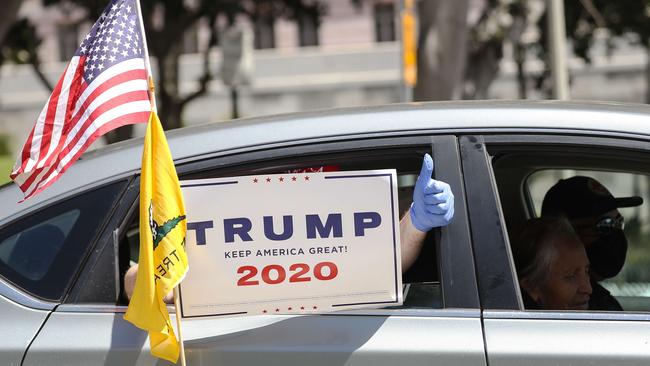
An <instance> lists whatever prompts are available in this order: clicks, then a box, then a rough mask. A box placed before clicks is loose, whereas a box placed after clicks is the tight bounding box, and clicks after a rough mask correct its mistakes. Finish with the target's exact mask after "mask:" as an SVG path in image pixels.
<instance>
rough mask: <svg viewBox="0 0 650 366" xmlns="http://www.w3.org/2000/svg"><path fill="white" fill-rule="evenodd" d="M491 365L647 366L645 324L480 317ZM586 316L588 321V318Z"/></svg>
mask: <svg viewBox="0 0 650 366" xmlns="http://www.w3.org/2000/svg"><path fill="white" fill-rule="evenodd" d="M484 315H485V317H486V318H487V319H484V321H483V323H484V328H485V342H486V348H487V354H488V361H489V363H490V364H491V365H502V366H508V365H513V366H514V365H575V366H581V365H585V366H586V365H589V366H606V365H630V366H632V365H634V366H641V365H648V360H650V322H648V321H647V317H646V320H645V321H640V320H628V321H625V320H620V318H619V319H618V320H614V319H611V320H608V319H607V317H601V316H600V315H601V314H598V313H593V314H589V313H581V315H582V316H580V317H577V319H572V316H571V315H572V314H566V313H560V314H557V313H556V314H554V315H555V318H554V319H553V318H549V317H548V314H547V318H546V319H545V318H543V317H540V318H535V317H532V316H531V317H528V316H527V315H526V313H519V314H515V315H514V316H503V314H499V312H492V313H490V314H484ZM590 315H591V317H590Z"/></svg>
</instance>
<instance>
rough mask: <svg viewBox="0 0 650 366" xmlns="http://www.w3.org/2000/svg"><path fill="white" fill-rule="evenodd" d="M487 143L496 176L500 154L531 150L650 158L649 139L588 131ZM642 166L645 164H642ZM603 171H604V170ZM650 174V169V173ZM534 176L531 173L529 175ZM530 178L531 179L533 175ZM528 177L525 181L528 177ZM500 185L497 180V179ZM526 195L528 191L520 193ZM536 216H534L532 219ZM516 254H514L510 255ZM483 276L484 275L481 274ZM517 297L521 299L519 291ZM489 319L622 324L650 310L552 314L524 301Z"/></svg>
mask: <svg viewBox="0 0 650 366" xmlns="http://www.w3.org/2000/svg"><path fill="white" fill-rule="evenodd" d="M482 138H483V144H484V147H485V149H486V150H487V155H488V156H489V157H490V163H489V168H490V171H491V174H492V175H493V176H494V166H493V163H492V158H495V157H497V156H499V155H500V154H516V153H521V152H526V151H528V152H530V151H534V150H537V151H540V150H541V151H544V149H546V150H550V149H553V150H556V151H557V150H562V153H567V154H569V153H570V152H571V151H575V152H582V153H583V154H586V153H590V154H593V155H596V154H604V155H607V153H608V152H609V153H610V155H611V154H616V157H617V159H622V158H623V157H624V156H626V155H634V154H638V153H642V154H644V155H648V156H650V146H648V142H649V141H650V140H649V139H646V138H643V137H642V136H633V135H629V134H611V135H608V134H604V133H602V132H593V133H590V132H589V131H585V130H564V131H553V130H548V131H539V132H519V133H498V134H486V135H483V136H482ZM638 164H639V165H640V164H641V163H638ZM593 169H595V170H598V165H597V164H594V167H593ZM601 170H602V169H601ZM622 171H625V170H624V169H623V170H622ZM646 172H647V173H649V174H650V170H646ZM529 175H530V174H529ZM529 175H528V176H529ZM528 176H526V177H525V178H524V181H525V180H526V179H527V178H528ZM495 184H496V180H495ZM495 187H496V185H495ZM520 193H522V194H524V195H525V194H526V192H520ZM495 195H496V196H497V197H499V190H498V189H495ZM526 206H527V207H526V210H528V213H527V214H528V215H531V214H533V215H534V209H533V207H532V206H531V203H529V202H526ZM531 217H532V216H531ZM500 225H501V226H503V227H504V228H505V227H506V222H505V220H504V218H503V216H502V217H501V224H500ZM505 241H506V242H507V244H508V245H507V247H506V248H505V250H507V251H508V252H509V253H511V250H510V245H509V240H508V238H507V235H506V238H505ZM510 255H512V254H510ZM510 270H511V271H512V272H513V274H514V275H515V280H516V270H515V267H514V263H512V264H511V266H510ZM478 275H479V276H482V274H481V273H480V272H479V273H478ZM516 292H517V295H518V297H520V294H519V291H518V288H517V291H516ZM483 315H484V317H485V318H493V319H497V318H498V319H505V318H508V319H516V318H520V319H547V320H553V319H567V320H568V319H571V320H618V321H649V320H650V311H647V312H636V311H595V310H584V311H556V310H553V311H549V310H530V309H528V310H527V309H525V308H524V306H523V302H522V303H521V304H520V306H519V308H517V309H502V310H500V309H489V311H484V313H483Z"/></svg>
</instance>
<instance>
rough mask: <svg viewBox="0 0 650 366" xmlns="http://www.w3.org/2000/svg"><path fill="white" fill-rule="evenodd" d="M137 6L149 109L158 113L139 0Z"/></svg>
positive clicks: (136, 0)
mask: <svg viewBox="0 0 650 366" xmlns="http://www.w3.org/2000/svg"><path fill="white" fill-rule="evenodd" d="M135 3H136V4H137V6H138V18H139V20H140V33H142V49H143V52H144V67H145V69H146V70H147V80H148V82H149V100H150V101H151V110H152V111H154V112H156V113H158V106H157V105H156V94H155V89H154V84H153V76H152V74H151V61H149V48H148V47H147V35H146V33H145V32H144V20H143V19H142V9H141V8H140V0H135Z"/></svg>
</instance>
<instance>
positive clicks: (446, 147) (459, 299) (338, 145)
mask: <svg viewBox="0 0 650 366" xmlns="http://www.w3.org/2000/svg"><path fill="white" fill-rule="evenodd" d="M432 143H433V145H432ZM415 146H420V147H422V146H429V147H430V153H432V154H433V155H434V160H435V156H436V155H440V154H447V153H449V154H450V156H448V159H440V161H438V162H436V167H437V170H436V172H435V173H434V174H435V176H436V178H437V179H443V180H445V181H450V182H454V184H460V187H461V188H459V189H458V192H456V191H455V192H454V194H455V195H456V214H455V217H454V220H453V221H452V224H450V225H449V226H448V227H446V228H444V229H442V230H439V233H440V234H439V235H440V240H437V243H438V245H443V246H444V250H443V251H442V252H443V253H447V254H446V258H447V259H446V260H445V261H441V260H440V255H438V261H439V263H438V267H439V270H440V274H439V278H440V280H441V284H442V285H443V286H446V287H445V288H443V291H444V293H443V294H444V295H443V299H444V302H445V303H444V304H443V306H444V308H443V309H434V308H431V309H379V310H377V309H367V311H366V310H355V311H352V312H351V313H352V314H357V315H358V314H359V312H362V313H364V312H365V313H366V314H375V315H376V314H379V313H386V314H393V315H396V314H400V315H409V314H411V315H413V314H417V315H418V316H422V315H423V314H431V315H435V316H438V315H439V314H440V312H441V311H445V310H450V309H452V308H454V309H456V310H459V309H478V307H479V305H478V304H479V301H478V293H477V290H476V288H477V287H476V282H475V281H476V274H475V273H474V264H473V257H472V255H471V244H470V243H469V232H468V227H467V226H468V225H467V217H466V210H465V209H464V194H463V193H462V192H463V191H464V188H462V184H463V180H462V177H461V174H462V172H461V170H460V157H459V152H458V147H457V141H456V137H455V136H453V135H449V134H445V135H436V136H432V135H415V136H405V137H404V136H399V137H388V138H386V137H374V136H364V137H363V138H362V137H359V136H354V137H346V138H342V139H341V140H339V141H323V142H314V141H309V142H308V143H305V142H302V143H296V144H294V145H290V146H286V145H285V146H281V147H278V146H273V147H271V148H267V147H262V148H259V149H257V150H255V149H248V151H246V152H234V153H224V154H221V155H219V156H213V155H212V156H208V157H201V156H197V157H195V159H194V160H192V161H187V160H186V161H184V162H183V163H180V164H177V166H176V168H177V171H178V174H179V178H180V179H183V177H186V176H188V174H190V173H191V174H196V173H197V172H200V171H207V170H222V171H224V172H225V174H228V173H227V172H230V171H235V170H237V169H238V168H239V167H241V166H243V165H250V164H256V163H264V162H269V161H275V160H281V159H288V158H292V157H299V156H305V155H313V154H319V153H323V152H325V153H327V154H335V153H353V152H355V151H364V150H367V149H382V148H397V149H408V148H409V147H415ZM432 146H433V148H431V147H432ZM450 149H451V150H450ZM442 160H446V161H445V162H443V161H442ZM454 166H455V168H454ZM138 179H139V177H136V178H135V180H138ZM135 200H136V201H137V198H136V199H135ZM125 204H127V203H125ZM130 205H131V206H129V207H130V210H131V211H130V212H132V211H133V208H132V207H133V205H137V202H131V203H130ZM459 207H461V208H460V209H459ZM122 211H123V209H122V208H120V212H122ZM400 214H401V213H400ZM127 216H128V215H127ZM125 221H128V218H126V217H125V218H124V219H123V221H122V222H121V223H120V224H119V225H116V227H119V229H118V230H117V233H115V234H113V235H114V236H116V237H118V236H120V235H122V233H123V230H124V229H125ZM463 233H464V236H465V238H466V240H465V242H466V243H465V245H461V244H460V243H457V240H454V238H455V237H456V236H462V235H463ZM450 234H453V235H454V237H452V236H451V235H450ZM436 249H440V248H436ZM439 253H440V251H439ZM467 253H469V255H468V254H467ZM459 256H460V257H459ZM463 256H464V257H463ZM458 258H465V259H464V260H459V259H458ZM452 259H454V260H452ZM85 271H92V269H90V268H89V269H86V270H85ZM452 278H454V279H455V281H451V279H452ZM452 284H453V285H452ZM81 308H85V309H94V310H101V311H115V312H122V311H124V310H125V309H126V306H124V305H110V304H96V306H91V305H85V306H82V307H80V309H81ZM61 310H67V311H74V310H73V309H72V307H68V306H65V307H64V308H62V309H61ZM338 313H339V312H337V314H338ZM343 313H347V312H343ZM470 313H471V314H470ZM458 314H460V312H458ZM477 314H478V313H477V312H475V311H469V313H464V314H463V315H464V316H468V317H476V316H477Z"/></svg>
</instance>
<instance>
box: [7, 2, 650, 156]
mask: <svg viewBox="0 0 650 366" xmlns="http://www.w3.org/2000/svg"><path fill="white" fill-rule="evenodd" d="M326 3H327V6H328V12H327V15H326V16H325V17H324V18H323V19H322V22H321V24H320V25H317V24H314V23H313V22H311V21H309V19H301V20H299V21H297V22H291V21H287V20H280V19H261V20H259V21H257V22H256V23H254V24H253V23H250V22H248V21H246V20H241V23H242V26H244V27H247V28H248V29H250V31H251V32H252V33H253V34H254V35H255V38H254V45H255V51H254V72H253V74H252V78H251V83H250V85H248V86H244V87H241V88H239V95H240V100H239V111H240V113H241V114H242V115H243V116H256V115H266V114H274V113H285V112H293V111H302V110H310V109H320V108H331V107H342V106H352V105H371V104H385V103H395V102H400V101H402V100H403V98H404V93H403V87H402V82H401V65H400V59H401V58H400V42H399V27H400V24H399V16H398V15H399V11H400V2H399V1H398V0H366V1H360V2H359V3H360V5H355V4H354V3H353V1H351V0H329V1H327V2H326ZM480 3H482V2H481V1H480V0H473V1H472V2H471V6H470V8H471V9H474V10H475V9H476V7H477V6H479V4H480ZM21 15H22V16H26V17H28V18H29V19H30V20H31V21H32V22H33V23H34V24H38V33H39V35H40V36H41V37H42V38H43V43H42V48H41V50H40V51H41V53H40V57H41V60H43V61H44V64H43V67H42V69H43V71H44V73H45V74H46V76H47V77H48V79H49V80H50V81H51V83H55V82H56V81H57V80H58V78H59V76H60V74H61V72H62V71H63V69H64V67H65V64H66V63H67V61H68V60H69V58H70V57H71V55H72V54H73V53H74V51H75V49H76V47H77V45H78V43H79V41H80V37H83V36H84V35H85V34H86V32H87V31H88V30H89V28H90V26H91V24H89V23H88V22H84V21H83V19H84V17H85V14H84V12H83V11H81V10H80V9H78V8H77V7H75V6H73V5H71V4H65V3H64V4H63V5H61V6H57V7H48V8H43V7H42V5H41V0H25V1H24V3H23V7H22V8H21ZM470 16H471V14H470ZM205 27H206V25H201V26H198V27H196V28H195V29H192V30H190V31H189V32H186V33H187V35H186V37H185V42H184V51H185V54H184V55H183V56H182V60H181V70H180V78H181V84H180V90H181V93H190V92H192V91H193V90H195V88H196V87H197V82H196V80H197V79H198V77H199V76H200V70H201V61H202V60H201V56H200V54H199V53H198V52H200V51H202V50H203V49H205V47H206V44H207V39H208V32H207V31H206V29H205ZM646 57H647V55H646V54H645V52H643V51H641V50H639V49H634V48H630V47H627V48H625V46H623V48H622V49H621V50H620V51H619V52H617V53H616V54H615V55H613V56H611V57H608V56H607V55H606V51H605V50H604V49H603V51H602V53H600V54H598V55H595V57H594V63H593V65H591V66H589V67H586V66H585V65H582V64H581V63H580V62H578V61H576V60H572V62H571V68H572V70H573V72H572V77H573V79H572V86H571V96H572V98H574V99H598V100H617V101H629V102H643V101H644V100H645V88H646V86H645V77H644V76H643V75H644V72H645V65H646ZM212 61H213V62H212V64H213V67H214V71H215V73H216V72H217V71H218V70H219V64H220V62H221V53H220V52H219V51H218V50H217V51H215V52H214V53H213V54H212ZM540 67H541V63H540V62H535V61H530V62H528V63H527V64H526V69H527V70H529V71H534V70H536V69H539V68H540ZM515 69H516V68H515V66H514V64H513V62H512V60H511V59H510V58H509V57H505V58H504V60H503V61H502V63H501V68H500V70H501V71H500V74H499V77H498V79H497V80H496V81H495V82H494V83H493V84H492V87H491V89H490V93H489V95H490V98H497V99H516V98H517V96H518V94H517V85H516V75H515ZM531 85H532V83H531ZM48 96H49V91H48V90H46V88H44V87H43V85H42V84H41V83H40V82H39V81H38V79H37V78H36V77H35V76H34V73H33V71H32V69H31V67H30V66H27V65H5V66H3V68H2V70H1V78H0V134H1V133H5V134H10V135H11V136H12V142H13V145H14V146H13V147H14V149H17V148H18V147H19V145H21V144H22V143H23V142H24V139H25V138H26V136H27V134H28V132H29V130H30V129H31V127H32V126H33V124H34V121H35V119H36V118H37V116H38V113H39V112H40V110H41V108H42V107H43V105H44V103H45V101H46V99H47V97H48ZM528 96H529V98H542V95H541V94H539V93H538V92H536V91H535V90H532V87H531V90H530V91H529V93H528ZM230 115H231V103H230V91H229V89H228V88H227V87H225V86H224V85H223V83H222V82H221V81H220V79H216V80H214V81H212V82H211V84H210V86H209V91H208V93H207V94H206V95H205V96H203V97H201V98H199V99H197V100H195V101H193V102H192V103H191V104H189V105H188V106H187V108H186V109H185V112H184V116H183V118H184V122H185V124H186V125H192V124H200V123H205V122H209V121H220V120H225V119H229V118H230ZM137 128H138V130H137V131H138V133H140V134H141V133H142V128H143V126H138V127H137Z"/></svg>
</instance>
